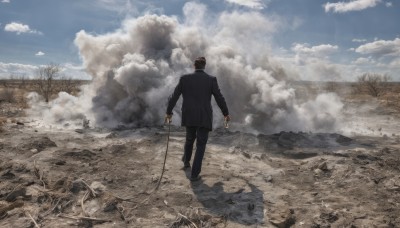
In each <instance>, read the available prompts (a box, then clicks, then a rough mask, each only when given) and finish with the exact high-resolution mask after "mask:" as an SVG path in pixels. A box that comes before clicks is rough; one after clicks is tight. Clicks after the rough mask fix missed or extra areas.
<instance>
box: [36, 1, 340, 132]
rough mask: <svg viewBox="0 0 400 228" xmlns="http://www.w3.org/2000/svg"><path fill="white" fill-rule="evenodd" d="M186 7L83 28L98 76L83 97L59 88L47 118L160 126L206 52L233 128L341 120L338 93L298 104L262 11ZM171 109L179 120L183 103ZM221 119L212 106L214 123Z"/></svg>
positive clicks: (329, 125)
mask: <svg viewBox="0 0 400 228" xmlns="http://www.w3.org/2000/svg"><path fill="white" fill-rule="evenodd" d="M183 10H184V18H183V19H180V18H176V17H173V16H165V15H161V16H159V15H144V16H141V17H138V18H132V19H127V20H125V21H124V22H123V24H122V27H121V28H120V29H118V30H117V31H115V32H113V33H108V34H104V35H91V34H88V33H86V32H85V31H80V32H78V33H77V35H76V39H75V44H76V46H77V47H78V48H79V51H80V55H81V57H82V59H83V63H84V65H85V67H86V70H87V72H88V73H89V74H90V75H91V76H92V77H93V82H92V83H91V85H89V87H88V88H85V89H84V90H83V93H82V94H81V95H80V96H78V97H73V96H69V95H67V94H60V97H59V98H58V99H56V100H54V101H53V102H52V103H51V105H50V107H51V108H50V109H49V110H47V111H45V112H44V113H43V115H46V120H48V121H55V122H57V121H58V122H60V121H62V120H67V121H72V120H74V119H79V118H82V116H86V117H87V118H89V119H91V120H92V123H94V124H96V125H98V126H105V127H115V126H118V125H121V124H122V125H125V126H129V127H137V126H152V125H159V124H162V121H163V117H164V115H165V111H166V102H167V98H168V97H169V95H170V94H171V93H172V91H173V89H174V87H175V85H176V83H177V81H178V79H179V76H180V75H182V74H184V73H188V72H190V71H192V69H191V67H192V64H193V59H195V58H196V57H198V56H205V57H206V58H207V66H206V72H208V73H209V74H211V75H215V76H216V77H217V79H218V83H219V85H220V87H221V90H222V93H223V95H224V96H225V98H226V101H227V104H228V107H229V110H230V114H231V116H232V119H233V121H232V125H231V126H232V127H233V128H234V129H235V128H236V129H238V130H246V131H254V130H255V131H258V132H273V131H280V130H294V131H297V130H313V131H315V130H316V131H330V130H334V128H335V127H336V126H337V125H338V123H337V121H336V119H337V116H338V115H339V114H340V111H341V108H342V106H343V105H342V103H341V102H340V99H339V98H338V97H337V96H336V95H335V94H320V95H319V96H317V98H316V99H315V100H311V101H307V102H306V103H299V102H298V101H297V100H296V96H295V90H294V89H293V88H290V86H288V85H287V84H286V80H287V75H286V74H285V70H284V69H283V68H282V67H281V66H280V65H279V64H278V63H276V62H277V61H276V60H274V58H273V57H271V56H269V55H270V53H271V47H270V46H269V43H271V42H270V39H271V37H272V35H273V34H274V32H275V31H277V29H279V26H280V23H279V20H277V19H276V18H274V17H267V16H265V15H262V14H260V13H258V12H238V11H233V12H223V13H221V14H218V15H207V7H206V6H205V5H202V4H198V3H193V2H189V3H187V4H186V5H185V6H184V9H183ZM60 110H64V111H60ZM174 114H175V115H174V120H173V121H174V122H175V123H176V124H178V123H179V122H180V104H179V103H178V105H177V108H175V113H174ZM221 119H222V115H221V113H220V111H219V109H218V107H217V106H216V105H215V104H214V123H215V124H216V125H217V126H218V125H220V124H221Z"/></svg>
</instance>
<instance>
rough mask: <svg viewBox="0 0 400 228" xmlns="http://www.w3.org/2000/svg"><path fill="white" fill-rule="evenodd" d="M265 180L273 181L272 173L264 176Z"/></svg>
mask: <svg viewBox="0 0 400 228" xmlns="http://www.w3.org/2000/svg"><path fill="white" fill-rule="evenodd" d="M264 180H265V182H272V180H273V179H272V176H271V175H268V176H266V177H265V178H264Z"/></svg>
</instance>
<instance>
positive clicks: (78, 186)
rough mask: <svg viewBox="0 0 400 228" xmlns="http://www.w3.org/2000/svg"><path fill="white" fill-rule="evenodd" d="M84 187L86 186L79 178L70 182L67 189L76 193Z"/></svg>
mask: <svg viewBox="0 0 400 228" xmlns="http://www.w3.org/2000/svg"><path fill="white" fill-rule="evenodd" d="M85 189H86V186H85V184H84V183H83V182H82V181H81V180H75V181H73V182H72V185H71V188H70V189H69V190H70V191H71V192H72V193H78V192H80V191H82V190H85Z"/></svg>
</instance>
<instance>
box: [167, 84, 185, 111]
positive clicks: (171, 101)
mask: <svg viewBox="0 0 400 228" xmlns="http://www.w3.org/2000/svg"><path fill="white" fill-rule="evenodd" d="M181 94H182V78H180V79H179V83H178V85H177V86H176V87H175V90H174V93H173V94H172V95H171V96H170V97H169V98H168V106H167V112H166V114H167V115H172V109H174V107H175V105H176V102H177V101H178V99H179V97H180V96H181Z"/></svg>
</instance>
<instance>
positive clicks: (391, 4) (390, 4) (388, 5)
mask: <svg viewBox="0 0 400 228" xmlns="http://www.w3.org/2000/svg"><path fill="white" fill-rule="evenodd" d="M385 6H386V7H392V6H393V3H392V2H386V3H385Z"/></svg>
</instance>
